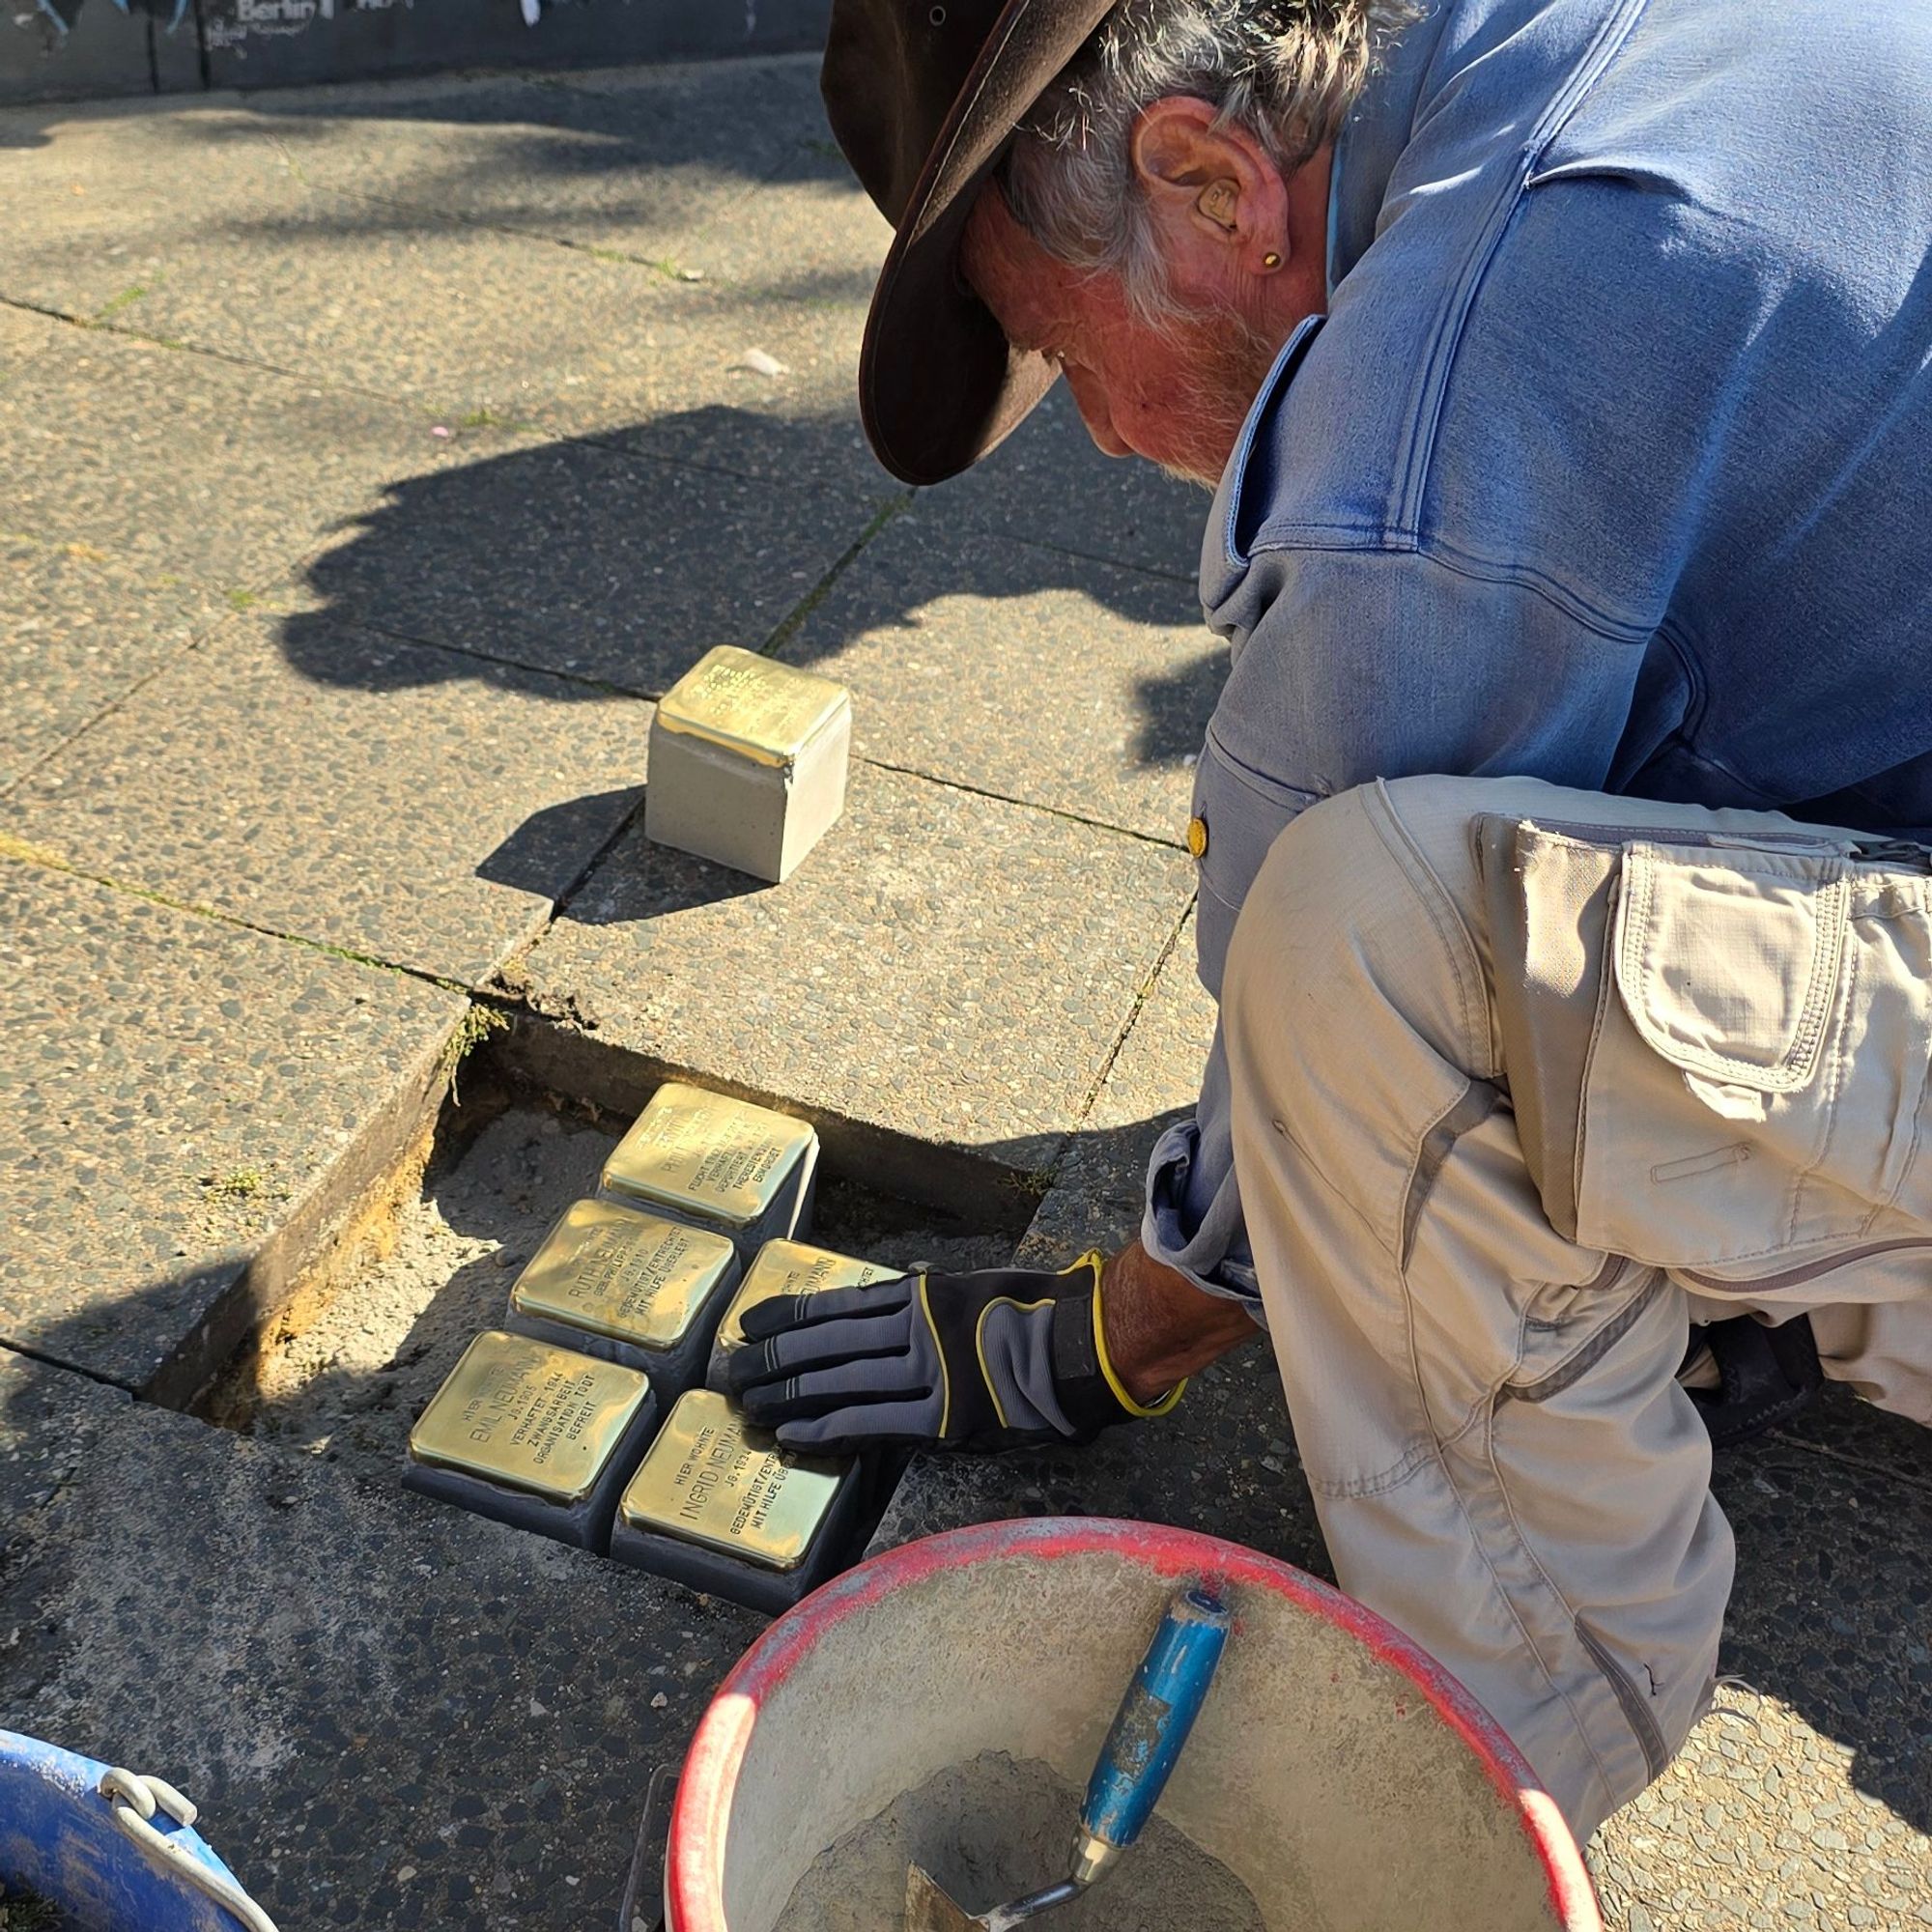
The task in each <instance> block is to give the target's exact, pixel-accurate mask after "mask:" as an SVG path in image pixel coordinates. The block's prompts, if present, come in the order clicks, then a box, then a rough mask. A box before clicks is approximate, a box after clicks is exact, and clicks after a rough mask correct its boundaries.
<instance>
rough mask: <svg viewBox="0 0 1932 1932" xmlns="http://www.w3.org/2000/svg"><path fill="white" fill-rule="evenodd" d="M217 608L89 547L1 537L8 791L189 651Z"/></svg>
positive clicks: (0, 772)
mask: <svg viewBox="0 0 1932 1932" xmlns="http://www.w3.org/2000/svg"><path fill="white" fill-rule="evenodd" d="M218 609H219V607H218V606H215V605H213V604H212V602H211V601H210V600H209V598H208V597H207V596H206V594H205V593H202V592H199V591H197V590H195V589H194V588H193V587H192V586H190V585H187V584H184V583H181V582H163V581H161V579H159V578H157V577H156V576H155V575H153V574H152V573H149V572H144V571H139V570H132V569H129V568H128V567H127V566H125V565H122V564H119V563H117V562H116V561H115V560H114V559H113V558H112V557H110V556H109V555H108V554H106V552H104V551H100V550H97V549H95V548H94V547H93V546H92V545H90V544H84V543H56V544H47V543H33V542H29V541H28V540H27V539H25V538H21V537H10V536H6V535H0V688H4V689H5V691H6V693H7V701H6V704H5V706H4V707H0V791H5V790H6V789H7V788H8V787H9V786H11V785H12V784H13V783H14V781H16V780H17V779H18V778H19V777H20V775H21V774H22V773H23V772H25V771H27V770H28V769H29V768H30V767H31V766H33V765H35V764H36V763H38V762H39V761H40V760H41V759H42V758H43V757H46V756H47V755H49V754H50V753H53V752H55V751H57V750H58V749H59V748H60V747H61V746H62V745H64V744H65V743H67V741H68V740H69V739H71V737H72V736H73V735H74V734H75V732H77V731H79V730H81V729H82V728H83V727H84V726H85V725H87V724H88V723H89V722H90V721H91V720H92V719H94V718H96V717H98V716H99V714H100V712H101V711H102V710H103V709H105V708H106V707H107V706H108V705H110V704H112V703H114V702H115V701H116V700H117V699H119V698H121V697H123V696H126V694H127V693H128V692H129V691H131V690H132V689H133V688H134V686H135V685H137V684H138V683H140V681H141V680H142V679H143V678H145V677H147V676H149V675H150V674H152V673H153V672H154V671H155V670H156V669H158V668H160V667H161V666H162V665H164V664H166V663H167V662H168V660H169V659H170V658H172V657H174V656H176V655H177V654H178V653H180V652H181V651H183V650H185V649H186V648H187V646H188V644H189V643H190V642H191V641H192V640H193V639H194V637H195V636H196V634H197V633H198V632H199V631H201V630H202V629H204V628H205V627H206V626H207V625H208V624H210V623H211V622H213V620H214V616H215V612H216V611H217V610H218Z"/></svg>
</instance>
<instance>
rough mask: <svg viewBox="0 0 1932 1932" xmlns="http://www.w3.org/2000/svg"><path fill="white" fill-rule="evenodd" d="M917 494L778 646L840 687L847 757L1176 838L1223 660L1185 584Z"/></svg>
mask: <svg viewBox="0 0 1932 1932" xmlns="http://www.w3.org/2000/svg"><path fill="white" fill-rule="evenodd" d="M930 500H931V499H930V497H921V498H920V499H918V500H917V501H916V502H915V504H914V505H913V507H912V508H911V509H910V510H908V511H906V512H905V513H904V514H903V515H901V516H898V517H896V518H895V519H894V520H893V522H892V523H891V524H889V525H888V526H886V527H885V529H884V530H882V531H881V532H880V534H879V535H878V536H876V537H875V538H874V539H873V540H872V541H871V542H870V543H869V544H867V547H866V549H865V551H864V552H863V553H862V554H860V555H859V557H858V558H857V559H856V560H855V561H854V562H853V563H852V564H851V565H850V566H849V567H848V568H847V569H846V570H845V571H844V572H843V573H841V575H840V576H839V577H838V580H837V582H834V583H833V585H832V586H831V588H830V590H829V591H828V593H827V594H826V595H825V597H824V598H823V599H822V600H821V601H820V602H819V603H818V604H817V606H816V607H815V608H814V609H813V610H812V611H811V612H810V615H809V616H808V617H807V618H806V620H805V622H804V623H803V624H802V625H801V626H800V627H799V629H798V630H797V631H796V632H795V633H794V634H793V635H792V636H791V637H790V638H789V639H787V640H786V641H785V643H784V644H783V645H782V646H781V649H780V653H779V654H780V655H781V657H783V658H786V659H787V660H789V661H790V662H791V663H793V664H799V665H806V666H809V667H810V668H812V669H813V670H817V671H822V672H823V673H824V674H825V675H826V676H828V677H835V678H837V679H838V680H839V682H840V683H842V684H849V685H850V686H851V687H852V692H853V697H854V703H855V711H854V720H853V729H854V739H853V744H854V749H855V750H856V751H857V752H858V753H859V754H860V755H861V756H864V757H870V758H873V759H876V760H878V761H880V762H882V763H886V764H891V765H895V766H899V767H902V768H905V769H909V770H912V771H917V772H923V773H924V774H925V775H926V776H927V777H929V778H938V779H945V780H948V781H951V782H953V783H958V784H965V785H970V786H972V787H973V788H974V789H975V790H979V791H986V792H991V793H993V794H994V795H995V796H996V797H1000V798H1011V799H1018V800H1021V801H1023V802H1024V803H1026V804H1030V805H1043V806H1047V807H1050V808H1051V809H1053V810H1058V811H1065V812H1069V813H1071V814H1073V815H1074V816H1076V817H1080V818H1088V819H1093V820H1094V821H1096V822H1097V823H1100V824H1103V825H1112V826H1118V827H1120V828H1122V830H1125V831H1130V832H1139V833H1143V834H1145V835H1147V836H1148V837H1149V838H1164V839H1167V840H1169V841H1170V842H1171V843H1174V844H1177V845H1178V844H1179V843H1181V842H1182V838H1183V835H1184V832H1185V828H1186V824H1187V811H1188V798H1189V796H1190V794H1191V792H1192V789H1193V771H1192V768H1191V765H1190V764H1189V763H1188V760H1190V759H1191V758H1192V757H1193V756H1194V755H1195V754H1196V753H1198V751H1199V750H1200V746H1201V741H1202V735H1203V733H1204V732H1205V731H1206V729H1207V725H1208V714H1209V712H1210V711H1211V710H1212V709H1213V705H1214V699H1215V697H1216V696H1217V695H1218V693H1219V690H1220V686H1221V683H1222V680H1223V678H1224V676H1225V674H1226V667H1227V652H1226V650H1225V649H1224V648H1223V647H1222V646H1221V645H1220V644H1219V643H1218V642H1217V640H1216V639H1214V638H1213V637H1212V636H1211V635H1210V634H1209V633H1208V631H1207V630H1206V628H1205V627H1204V626H1203V625H1202V623H1201V613H1200V606H1199V604H1198V603H1197V602H1196V600H1195V597H1194V594H1193V592H1192V590H1191V589H1189V588H1187V587H1186V586H1184V585H1182V584H1179V583H1177V582H1174V581H1173V580H1172V579H1169V578H1162V577H1153V576H1150V575H1148V574H1146V573H1143V572H1140V571H1129V570H1122V569H1120V568H1118V567H1116V566H1114V565H1112V564H1105V563H1095V562H1091V561H1089V560H1087V559H1085V558H1081V557H1075V556H1069V555H1068V554H1065V552H1062V551H1054V550H1046V549H1042V548H1041V547H1039V546H1038V545H1036V544H1028V543H1020V542H1017V541H1015V540H1014V539H1013V538H1011V537H1008V536H992V535H984V534H980V533H979V532H977V531H969V530H963V529H959V528H957V527H952V528H949V527H947V526H945V525H944V524H942V523H940V522H939V521H938V520H936V519H935V518H934V517H933V515H932V513H931V510H930V509H929V507H928V505H929V503H930Z"/></svg>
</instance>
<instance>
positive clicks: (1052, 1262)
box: [1017, 914, 1214, 1267]
mask: <svg viewBox="0 0 1932 1932" xmlns="http://www.w3.org/2000/svg"><path fill="white" fill-rule="evenodd" d="M1213 1037H1214V1003H1213V1002H1212V1001H1211V1000H1210V999H1208V995H1207V994H1206V993H1205V992H1203V991H1202V989H1201V982H1200V981H1199V980H1196V979H1195V977H1194V919H1193V915H1192V914H1189V916H1188V917H1187V919H1186V920H1185V921H1184V922H1183V923H1182V925H1181V927H1180V931H1179V936H1178V937H1177V939H1176V941H1175V944H1174V948H1173V951H1172V952H1170V953H1169V954H1168V956H1167V958H1166V960H1165V961H1164V962H1163V963H1162V965H1161V967H1160V970H1159V972H1158V974H1157V975H1156V976H1155V978H1154V980H1153V982H1152V985H1151V987H1150V988H1149V989H1148V990H1147V992H1146V994H1145V996H1144V997H1143V999H1142V1001H1141V1003H1140V1007H1139V1009H1138V1010H1137V1012H1136V1013H1135V1015H1134V1020H1133V1024H1132V1026H1131V1027H1130V1028H1129V1029H1128V1032H1127V1036H1126V1037H1125V1039H1124V1040H1122V1043H1121V1048H1120V1051H1119V1053H1117V1054H1116V1056H1115V1058H1114V1064H1113V1065H1112V1066H1110V1067H1109V1068H1108V1069H1107V1077H1106V1078H1105V1079H1104V1080H1103V1081H1102V1082H1101V1083H1100V1087H1099V1091H1098V1092H1097V1093H1096V1094H1094V1103H1093V1105H1092V1106H1091V1107H1090V1108H1089V1109H1088V1110H1087V1114H1086V1117H1085V1118H1084V1119H1083V1120H1082V1122H1081V1123H1080V1127H1079V1130H1078V1131H1077V1132H1076V1133H1075V1134H1074V1135H1073V1137H1072V1138H1071V1139H1070V1140H1069V1141H1068V1142H1067V1146H1066V1152H1065V1156H1064V1157H1063V1158H1062V1160H1061V1163H1060V1165H1059V1167H1058V1168H1056V1169H1055V1170H1054V1177H1053V1185H1052V1186H1051V1187H1050V1188H1049V1189H1048V1190H1047V1192H1046V1196H1045V1198H1044V1199H1043V1200H1042V1201H1041V1202H1040V1204H1039V1209H1038V1211H1037V1213H1036V1214H1035V1215H1034V1218H1033V1225H1032V1226H1031V1227H1030V1228H1029V1229H1028V1230H1027V1232H1026V1236H1025V1237H1024V1238H1023V1239H1022V1241H1021V1242H1020V1246H1019V1254H1018V1257H1017V1259H1018V1260H1019V1262H1020V1263H1021V1264H1022V1265H1032V1266H1037V1267H1060V1266H1063V1265H1065V1263H1066V1262H1068V1261H1069V1260H1071V1259H1072V1257H1073V1256H1075V1255H1080V1254H1084V1253H1086V1251H1087V1250H1088V1249H1089V1248H1099V1249H1101V1250H1102V1251H1103V1252H1105V1253H1107V1254H1112V1253H1113V1252H1114V1251H1115V1250H1116V1249H1118V1248H1121V1247H1123V1246H1125V1244H1126V1243H1127V1242H1128V1241H1129V1240H1131V1239H1132V1238H1133V1236H1135V1234H1136V1233H1138V1232H1139V1229H1140V1224H1141V1209H1142V1206H1143V1203H1144V1201H1145V1198H1146V1181H1147V1168H1148V1159H1149V1157H1150V1155H1151V1153H1152V1152H1153V1144H1154V1142H1155V1141H1157V1140H1158V1139H1159V1138H1160V1136H1161V1134H1162V1133H1163V1132H1165V1131H1166V1129H1167V1128H1168V1127H1169V1126H1170V1125H1171V1124H1172V1123H1173V1122H1176V1121H1178V1120H1180V1119H1182V1118H1184V1117H1185V1116H1186V1115H1188V1114H1190V1113H1192V1112H1193V1110H1194V1103H1195V1100H1196V1098H1197V1097H1198V1095H1199V1094H1200V1091H1201V1073H1202V1069H1203V1067H1204V1066H1205V1065H1207V1060H1208V1046H1209V1044H1210V1043H1211V1042H1212V1040H1213Z"/></svg>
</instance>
